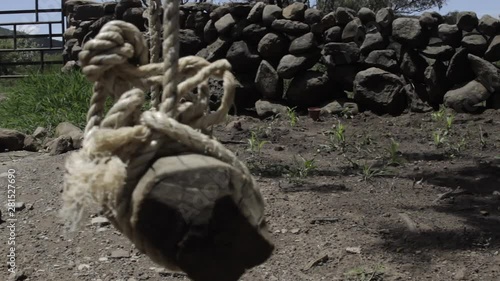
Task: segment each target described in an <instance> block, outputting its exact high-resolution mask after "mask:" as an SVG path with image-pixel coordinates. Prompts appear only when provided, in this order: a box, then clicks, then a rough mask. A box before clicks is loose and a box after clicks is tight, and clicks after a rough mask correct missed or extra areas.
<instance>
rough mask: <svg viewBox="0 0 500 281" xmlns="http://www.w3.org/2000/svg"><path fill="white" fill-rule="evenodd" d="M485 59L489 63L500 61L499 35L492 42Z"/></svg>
mask: <svg viewBox="0 0 500 281" xmlns="http://www.w3.org/2000/svg"><path fill="white" fill-rule="evenodd" d="M484 58H485V59H486V60H488V61H498V60H500V35H497V36H495V37H494V38H493V40H491V43H490V46H489V47H488V49H487V50H486V53H485V54H484Z"/></svg>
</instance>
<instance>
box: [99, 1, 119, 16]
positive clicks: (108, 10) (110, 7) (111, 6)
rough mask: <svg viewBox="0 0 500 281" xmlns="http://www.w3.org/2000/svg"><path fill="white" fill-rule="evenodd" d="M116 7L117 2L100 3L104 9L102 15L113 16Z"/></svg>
mask: <svg viewBox="0 0 500 281" xmlns="http://www.w3.org/2000/svg"><path fill="white" fill-rule="evenodd" d="M117 5H118V3H117V2H104V3H102V7H103V8H104V14H106V15H114V14H115V10H116V6H117Z"/></svg>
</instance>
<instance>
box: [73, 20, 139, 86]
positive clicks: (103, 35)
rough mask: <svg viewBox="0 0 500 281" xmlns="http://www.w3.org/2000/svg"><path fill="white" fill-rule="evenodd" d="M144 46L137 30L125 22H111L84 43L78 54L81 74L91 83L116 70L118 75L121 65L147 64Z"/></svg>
mask: <svg viewBox="0 0 500 281" xmlns="http://www.w3.org/2000/svg"><path fill="white" fill-rule="evenodd" d="M146 46H147V44H146V41H145V39H144V36H142V34H141V32H140V31H139V29H138V28H137V27H136V26H134V25H133V24H131V23H128V22H124V21H118V20H114V21H110V22H108V23H106V24H105V25H104V26H103V27H102V28H101V30H100V32H99V34H98V35H97V36H96V37H95V38H94V39H92V40H90V41H88V42H87V43H85V45H84V46H83V50H82V51H81V52H80V54H79V56H78V57H79V60H80V62H81V64H82V72H83V74H85V76H86V77H87V78H88V79H89V80H90V81H92V82H95V81H97V80H98V79H99V78H101V77H102V76H103V74H104V73H105V72H106V71H108V70H110V69H113V70H116V71H117V72H115V75H119V73H120V68H119V67H116V66H119V65H123V64H129V65H133V66H137V65H145V64H147V63H148V49H147V47H146Z"/></svg>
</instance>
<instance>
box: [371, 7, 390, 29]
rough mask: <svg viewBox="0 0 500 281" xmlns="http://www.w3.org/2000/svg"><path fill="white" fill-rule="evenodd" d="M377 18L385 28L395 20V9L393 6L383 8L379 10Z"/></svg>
mask: <svg viewBox="0 0 500 281" xmlns="http://www.w3.org/2000/svg"><path fill="white" fill-rule="evenodd" d="M375 20H376V22H377V23H378V24H379V25H380V26H381V27H383V28H386V27H389V26H391V24H392V22H393V21H394V10H392V9H391V8H382V9H380V10H378V12H377V14H376V16H375Z"/></svg>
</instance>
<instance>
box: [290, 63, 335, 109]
mask: <svg viewBox="0 0 500 281" xmlns="http://www.w3.org/2000/svg"><path fill="white" fill-rule="evenodd" d="M335 97H337V96H336V95H335V92H334V91H333V90H332V87H331V83H330V80H329V78H328V75H326V74H325V73H322V72H319V71H310V70H308V71H306V72H304V73H302V74H301V75H300V76H297V77H295V78H294V79H293V80H292V82H291V83H290V86H289V87H288V90H287V92H286V99H287V101H288V102H289V103H290V104H291V105H293V106H297V107H299V108H305V107H312V106H319V105H321V104H322V103H324V102H327V101H329V100H331V99H333V98H335Z"/></svg>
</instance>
